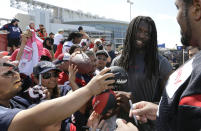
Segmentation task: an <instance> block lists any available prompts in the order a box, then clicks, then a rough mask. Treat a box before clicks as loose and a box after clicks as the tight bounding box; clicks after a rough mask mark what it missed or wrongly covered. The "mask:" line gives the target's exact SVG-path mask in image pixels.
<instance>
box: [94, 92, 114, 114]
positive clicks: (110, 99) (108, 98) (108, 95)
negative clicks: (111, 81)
mask: <svg viewBox="0 0 201 131" xmlns="http://www.w3.org/2000/svg"><path fill="white" fill-rule="evenodd" d="M92 106H93V109H94V111H95V112H96V113H98V114H101V115H105V114H106V113H107V112H108V110H110V109H113V108H115V106H116V98H115V93H114V92H113V91H112V90H108V91H107V92H104V93H101V94H99V95H97V96H95V97H94V98H93V100H92Z"/></svg>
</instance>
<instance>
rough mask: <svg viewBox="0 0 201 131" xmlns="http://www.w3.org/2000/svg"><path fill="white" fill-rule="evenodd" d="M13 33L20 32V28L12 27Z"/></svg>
mask: <svg viewBox="0 0 201 131" xmlns="http://www.w3.org/2000/svg"><path fill="white" fill-rule="evenodd" d="M12 29H13V32H20V29H19V28H18V27H12Z"/></svg>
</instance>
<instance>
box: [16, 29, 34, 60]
mask: <svg viewBox="0 0 201 131" xmlns="http://www.w3.org/2000/svg"><path fill="white" fill-rule="evenodd" d="M31 36H32V33H31V31H27V32H26V34H22V41H21V46H20V50H19V52H18V54H17V56H16V60H18V61H20V59H21V57H22V55H23V52H24V47H25V46H26V43H27V39H28V38H30V37H31Z"/></svg>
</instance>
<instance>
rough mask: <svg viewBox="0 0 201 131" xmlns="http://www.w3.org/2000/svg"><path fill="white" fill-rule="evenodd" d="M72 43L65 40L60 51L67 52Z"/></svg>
mask: <svg viewBox="0 0 201 131" xmlns="http://www.w3.org/2000/svg"><path fill="white" fill-rule="evenodd" d="M72 45H73V42H72V41H66V42H65V43H64V45H63V48H62V53H66V52H69V49H70V47H71V46H72Z"/></svg>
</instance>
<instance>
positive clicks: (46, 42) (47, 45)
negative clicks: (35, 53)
mask: <svg viewBox="0 0 201 131" xmlns="http://www.w3.org/2000/svg"><path fill="white" fill-rule="evenodd" d="M43 48H46V49H48V50H49V52H50V54H51V56H52V60H53V59H54V51H53V41H52V39H51V38H49V37H47V38H46V39H45V40H44V41H43Z"/></svg>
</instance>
